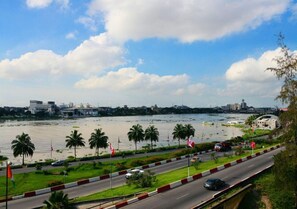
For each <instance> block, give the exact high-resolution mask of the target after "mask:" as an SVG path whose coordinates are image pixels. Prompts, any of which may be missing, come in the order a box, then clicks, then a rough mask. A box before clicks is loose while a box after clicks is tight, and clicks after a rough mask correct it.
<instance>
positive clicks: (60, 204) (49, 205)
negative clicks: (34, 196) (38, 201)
mask: <svg viewBox="0 0 297 209" xmlns="http://www.w3.org/2000/svg"><path fill="white" fill-rule="evenodd" d="M43 203H44V204H45V206H44V207H43V208H45V209H60V208H65V209H67V208H68V209H70V208H72V207H71V206H70V204H69V199H68V194H64V193H63V191H58V192H57V191H54V192H53V193H52V194H51V196H50V197H49V199H48V200H45V201H44V202H43Z"/></svg>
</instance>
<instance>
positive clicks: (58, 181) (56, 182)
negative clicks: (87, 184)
mask: <svg viewBox="0 0 297 209" xmlns="http://www.w3.org/2000/svg"><path fill="white" fill-rule="evenodd" d="M61 184H63V182H62V181H60V180H52V181H49V182H48V183H47V186H48V187H52V186H57V185H61Z"/></svg>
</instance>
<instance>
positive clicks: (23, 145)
mask: <svg viewBox="0 0 297 209" xmlns="http://www.w3.org/2000/svg"><path fill="white" fill-rule="evenodd" d="M11 144H12V146H11V149H12V150H13V156H14V157H17V156H22V157H23V160H22V164H23V165H24V162H25V156H31V157H32V156H33V153H34V150H35V146H34V144H33V143H32V142H31V138H30V136H29V135H28V134H25V133H22V134H21V135H17V136H16V139H15V140H13V141H12V142H11Z"/></svg>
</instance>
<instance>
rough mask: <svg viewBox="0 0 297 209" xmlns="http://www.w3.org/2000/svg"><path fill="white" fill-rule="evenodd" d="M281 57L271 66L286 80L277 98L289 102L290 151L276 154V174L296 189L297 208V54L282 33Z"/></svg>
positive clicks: (285, 119)
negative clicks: (275, 65) (288, 45)
mask: <svg viewBox="0 0 297 209" xmlns="http://www.w3.org/2000/svg"><path fill="white" fill-rule="evenodd" d="M278 44H279V46H280V53H281V56H279V57H277V58H275V61H276V63H277V67H271V68H267V70H269V71H271V72H273V73H274V74H275V75H276V77H277V78H278V79H279V80H282V81H283V85H282V87H281V90H280V93H279V95H278V96H277V98H276V99H279V100H281V101H282V103H283V104H287V105H288V111H286V112H283V113H281V115H280V121H281V126H282V128H281V129H280V130H281V132H282V138H283V139H284V141H285V146H286V150H284V151H282V152H281V153H279V154H277V155H276V156H275V160H274V177H275V179H276V183H277V185H278V187H279V188H282V189H283V190H286V191H288V190H291V191H293V192H294V196H295V197H294V198H295V208H297V158H296V157H297V154H296V153H297V54H296V53H293V52H291V51H290V49H289V48H288V47H287V46H286V44H285V43H284V36H283V35H282V34H280V35H279V37H278Z"/></svg>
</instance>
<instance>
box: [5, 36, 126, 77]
mask: <svg viewBox="0 0 297 209" xmlns="http://www.w3.org/2000/svg"><path fill="white" fill-rule="evenodd" d="M124 53H125V51H124V49H123V48H122V46H121V45H119V44H117V43H115V42H113V40H112V39H110V38H109V37H107V36H106V34H104V33H103V34H100V35H98V36H93V37H91V38H90V39H89V40H86V41H84V42H83V43H82V44H80V45H79V46H78V47H76V48H75V49H74V50H72V51H69V52H68V53H67V54H66V55H64V56H62V55H58V54H55V53H54V52H52V51H50V50H38V51H35V52H29V53H26V54H24V55H22V56H20V57H19V58H16V59H11V60H8V59H5V60H2V61H0V78H8V79H25V78H28V77H32V78H36V76H37V75H39V74H42V75H44V74H51V75H61V74H80V75H86V76H87V75H91V74H93V73H98V72H100V71H102V70H105V69H107V68H112V67H116V66H119V65H121V64H123V63H124V62H125V60H124V58H123V56H124Z"/></svg>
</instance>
